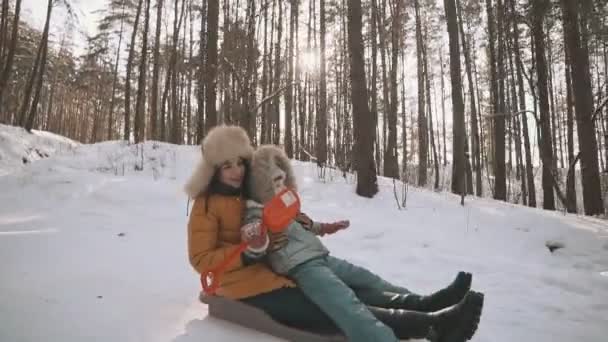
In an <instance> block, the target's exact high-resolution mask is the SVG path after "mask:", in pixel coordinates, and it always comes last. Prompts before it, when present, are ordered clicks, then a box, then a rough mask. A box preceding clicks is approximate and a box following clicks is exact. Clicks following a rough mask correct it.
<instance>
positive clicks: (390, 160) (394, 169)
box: [384, 1, 402, 178]
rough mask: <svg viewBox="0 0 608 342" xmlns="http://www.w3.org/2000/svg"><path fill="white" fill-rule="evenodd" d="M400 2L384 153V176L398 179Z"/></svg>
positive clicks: (394, 30)
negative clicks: (386, 140)
mask: <svg viewBox="0 0 608 342" xmlns="http://www.w3.org/2000/svg"><path fill="white" fill-rule="evenodd" d="M401 6H402V2H401V1H397V2H396V4H395V8H394V14H393V23H392V29H391V43H392V50H391V52H392V55H391V71H390V84H391V87H390V97H391V100H390V108H389V112H388V115H387V116H388V120H387V121H388V142H387V146H386V150H385V151H384V175H385V176H386V177H390V178H399V163H398V160H397V155H398V153H397V103H398V100H397V64H398V60H397V58H398V57H399V32H400V31H401V27H400V25H401V24H400V22H401V21H400V20H401V19H400V17H401Z"/></svg>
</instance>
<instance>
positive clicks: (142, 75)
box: [133, 0, 150, 144]
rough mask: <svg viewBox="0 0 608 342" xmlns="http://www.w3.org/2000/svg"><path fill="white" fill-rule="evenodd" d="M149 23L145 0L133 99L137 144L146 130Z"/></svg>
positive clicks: (147, 2)
mask: <svg viewBox="0 0 608 342" xmlns="http://www.w3.org/2000/svg"><path fill="white" fill-rule="evenodd" d="M149 23H150V0H146V14H145V17H144V31H143V38H142V39H143V41H142V47H141V55H140V59H141V60H140V64H139V77H138V82H137V99H136V101H135V123H134V127H133V131H134V133H135V134H134V136H135V143H136V144H138V143H140V142H142V141H143V140H145V137H146V135H145V132H146V116H145V113H144V110H145V107H146V97H145V91H146V74H147V73H148V67H147V65H146V64H147V63H146V62H147V55H148V27H149Z"/></svg>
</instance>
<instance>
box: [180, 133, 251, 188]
mask: <svg viewBox="0 0 608 342" xmlns="http://www.w3.org/2000/svg"><path fill="white" fill-rule="evenodd" d="M201 152H202V154H203V158H202V160H201V161H200V162H199V164H198V165H197V166H196V168H195V169H194V172H193V173H192V176H190V179H189V180H188V182H187V183H186V185H185V187H184V190H185V191H186V193H187V194H188V196H189V197H190V198H196V197H198V196H199V195H200V194H201V193H203V192H205V191H206V190H207V187H208V186H209V183H210V182H211V179H212V178H213V175H214V174H215V171H216V169H217V168H218V167H219V166H220V165H222V163H224V162H226V161H227V160H230V159H234V158H238V157H240V158H243V159H245V160H250V159H251V155H252V154H253V147H252V146H251V141H250V140H249V136H248V135H247V132H246V131H245V130H244V129H243V128H241V127H239V126H226V125H222V126H216V127H214V128H212V129H211V130H210V131H209V132H208V133H207V136H205V138H204V139H203V143H202V144H201Z"/></svg>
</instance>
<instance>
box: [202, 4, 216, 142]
mask: <svg viewBox="0 0 608 342" xmlns="http://www.w3.org/2000/svg"><path fill="white" fill-rule="evenodd" d="M218 1H219V0H209V1H208V2H207V5H208V16H207V51H206V53H207V58H206V65H205V71H206V76H207V77H206V80H205V110H206V113H205V114H206V118H205V124H206V126H205V131H206V132H208V131H209V129H211V128H212V127H214V126H217V124H218V120H217V110H216V107H215V102H216V83H217V63H218V61H217V36H218V34H217V31H218V21H219V11H220V9H219V3H218Z"/></svg>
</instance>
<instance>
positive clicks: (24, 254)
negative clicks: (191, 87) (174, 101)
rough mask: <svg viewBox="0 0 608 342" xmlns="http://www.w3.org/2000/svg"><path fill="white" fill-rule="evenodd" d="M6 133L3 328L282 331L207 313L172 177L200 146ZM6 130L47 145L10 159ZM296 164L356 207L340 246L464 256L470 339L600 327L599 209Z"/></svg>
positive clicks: (332, 198) (140, 333) (448, 266)
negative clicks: (403, 201) (369, 194)
mask: <svg viewBox="0 0 608 342" xmlns="http://www.w3.org/2000/svg"><path fill="white" fill-rule="evenodd" d="M0 133H2V134H3V135H2V137H3V139H0V151H2V155H3V159H2V161H3V163H2V164H0V189H1V191H0V260H2V263H1V264H0V274H1V277H2V278H1V279H2V280H1V281H0V322H1V323H0V341H57V342H59V341H61V342H63V341H67V342H72V341H73V342H76V341H172V342H189V341H192V342H194V341H277V340H276V339H273V338H271V337H269V336H266V335H263V334H259V333H257V332H253V331H250V330H247V329H244V328H240V327H237V326H235V325H232V324H229V323H225V322H221V321H218V320H216V319H213V318H210V317H208V316H207V309H206V306H205V305H203V304H200V303H199V302H198V301H197V299H196V296H197V294H198V291H199V287H200V285H199V283H198V279H197V276H196V274H195V273H194V272H193V271H192V269H191V268H190V266H189V264H188V262H187V255H186V234H185V233H186V221H187V217H186V205H187V202H186V197H185V196H184V195H183V194H182V192H181V185H182V184H183V183H184V181H185V179H186V177H187V176H188V174H189V172H190V170H191V169H192V167H193V166H194V163H195V161H196V160H197V159H198V153H199V149H198V148H197V147H194V146H187V147H184V146H179V147H178V146H173V145H169V144H164V143H154V142H148V143H145V144H144V145H143V171H137V170H136V168H138V169H141V168H142V147H141V146H134V145H130V146H129V145H126V144H124V143H123V142H106V143H101V144H95V145H78V144H73V143H69V142H67V145H61V144H63V142H65V140H60V139H57V138H55V137H50V138H49V140H47V141H36V142H35V143H34V142H30V141H27V142H26V139H30V138H31V137H26V136H24V135H23V134H22V133H19V131H18V130H13V129H12V128H10V129H9V128H7V127H6V126H0ZM7 136H8V137H7ZM9 138H10V141H13V142H11V143H10V144H8V143H7V142H8V141H9ZM56 139H57V140H56ZM15 140H16V141H22V142H23V146H25V144H26V143H27V144H34V145H28V146H30V147H34V148H38V149H48V150H49V151H50V152H49V155H50V157H48V158H43V159H40V160H38V161H35V162H32V163H27V164H25V165H23V164H22V162H21V160H20V159H18V158H17V157H15V158H13V159H10V160H11V162H8V161H9V158H5V157H4V155H5V153H6V152H5V151H9V150H11V149H12V150H13V151H17V152H19V153H21V152H23V149H20V148H19V147H17V145H15V143H14V141H15ZM59 141H63V142H59ZM57 146H71V147H69V148H67V147H66V148H61V151H60V149H59V148H57ZM51 152H52V153H51ZM19 153H15V155H17V156H19ZM5 160H6V161H5ZM295 164H296V167H295V169H296V172H297V174H298V178H299V183H300V192H301V197H302V201H303V207H304V208H303V209H304V210H305V211H306V212H307V213H309V214H310V215H311V216H312V217H314V218H316V219H317V220H332V219H339V218H349V219H350V220H351V228H349V230H346V231H342V232H339V233H338V234H336V235H334V236H330V237H327V238H324V241H325V242H326V243H327V245H328V247H329V248H330V250H331V251H332V253H333V254H334V255H336V256H338V257H343V258H346V259H348V260H351V261H353V262H355V263H359V264H362V265H365V266H368V267H370V268H371V269H372V270H374V271H376V272H377V273H379V274H381V275H382V276H385V277H387V278H389V279H391V280H393V281H394V282H397V283H400V284H402V285H405V286H406V287H409V288H410V289H412V290H415V291H420V292H427V291H432V290H435V289H436V288H438V287H440V286H443V285H445V284H446V283H447V282H449V281H451V279H452V278H453V276H454V275H455V273H456V272H457V271H458V270H461V269H463V270H468V271H471V272H473V273H474V288H475V289H477V290H480V291H483V292H485V293H486V307H485V309H484V316H483V318H482V322H481V324H480V329H479V331H478V334H477V335H476V337H475V338H474V339H473V340H474V341H479V342H507V341H509V342H510V341H541V342H545V341H563V342H566V341H598V342H599V341H604V340H605V336H606V335H607V333H608V276H604V275H602V272H606V271H608V224H607V223H606V222H604V221H600V220H597V219H590V218H584V217H578V216H571V215H563V214H560V213H550V212H543V211H541V210H535V209H529V208H524V207H519V206H513V205H509V204H504V203H499V202H494V201H491V200H481V199H477V200H476V199H472V198H470V199H467V203H466V206H465V207H464V208H463V207H461V206H460V205H459V199H458V198H457V197H456V196H453V195H450V194H445V193H439V194H438V193H432V192H428V191H422V190H418V189H414V188H410V193H409V195H408V208H407V209H406V210H401V211H399V210H398V209H397V208H396V204H395V199H394V195H393V188H392V183H391V182H389V181H388V180H384V179H382V180H381V192H380V194H379V195H378V196H376V197H375V198H374V199H371V200H370V199H364V198H360V197H357V196H355V195H354V194H353V187H354V186H353V184H352V179H350V178H349V179H348V180H344V179H343V178H341V177H339V175H338V174H330V175H328V176H327V177H326V179H325V181H322V180H319V179H318V177H317V170H316V167H315V166H314V165H312V164H307V163H299V162H295ZM123 170H124V171H123ZM547 241H556V242H560V243H562V244H564V245H565V248H562V249H558V250H556V251H555V252H554V253H550V252H549V250H548V249H547V248H546V247H545V243H546V242H547Z"/></svg>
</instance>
